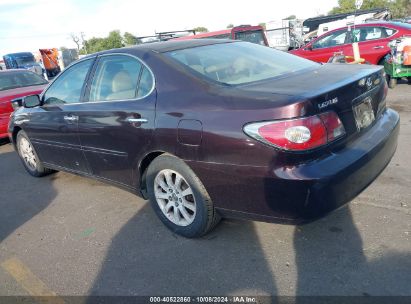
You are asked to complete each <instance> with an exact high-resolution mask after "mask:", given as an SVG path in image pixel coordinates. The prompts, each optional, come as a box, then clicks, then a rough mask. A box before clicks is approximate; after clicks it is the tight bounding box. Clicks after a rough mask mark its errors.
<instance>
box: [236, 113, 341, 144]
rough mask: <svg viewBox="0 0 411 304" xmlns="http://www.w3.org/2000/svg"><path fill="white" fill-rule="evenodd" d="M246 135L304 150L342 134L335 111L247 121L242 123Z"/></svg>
mask: <svg viewBox="0 0 411 304" xmlns="http://www.w3.org/2000/svg"><path fill="white" fill-rule="evenodd" d="M244 132H245V133H246V134H248V135H249V136H251V137H253V138H255V139H257V140H259V141H261V142H264V143H267V144H270V145H272V146H275V147H277V148H280V149H284V150H289V151H305V150H311V149H315V148H317V147H320V146H323V145H325V144H327V143H330V142H332V141H334V140H336V139H337V138H339V137H341V136H343V135H344V134H345V129H344V126H343V124H342V123H341V120H340V119H339V117H338V116H337V114H336V113H335V112H326V113H322V114H320V115H314V116H310V117H302V118H297V119H288V120H279V121H269V122H259V123H251V124H248V125H246V126H245V127H244Z"/></svg>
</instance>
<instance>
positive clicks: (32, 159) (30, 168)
mask: <svg viewBox="0 0 411 304" xmlns="http://www.w3.org/2000/svg"><path fill="white" fill-rule="evenodd" d="M16 147H17V152H18V154H19V156H20V159H21V161H22V163H23V165H24V168H25V169H26V170H27V172H28V173H29V174H30V175H32V176H35V177H41V176H45V175H48V174H50V173H53V172H54V171H53V170H51V169H48V168H45V167H44V166H43V164H42V162H41V161H40V159H39V157H38V155H37V153H36V150H35V149H34V147H33V145H32V144H31V142H30V139H29V138H28V137H27V134H26V132H24V131H23V130H21V131H19V133H18V134H17V138H16Z"/></svg>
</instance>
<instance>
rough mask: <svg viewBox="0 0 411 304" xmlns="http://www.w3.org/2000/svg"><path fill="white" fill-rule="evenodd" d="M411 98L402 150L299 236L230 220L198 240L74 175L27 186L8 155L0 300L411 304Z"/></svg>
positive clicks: (401, 94) (395, 102) (393, 103)
mask: <svg viewBox="0 0 411 304" xmlns="http://www.w3.org/2000/svg"><path fill="white" fill-rule="evenodd" d="M410 96H411V86H410V85H407V84H406V83H401V84H399V85H398V86H397V87H396V88H395V89H394V90H390V92H389V96H388V105H389V106H390V107H392V108H394V109H396V110H397V111H399V112H400V115H401V131H400V138H399V146H398V150H397V153H396V155H395V156H394V158H393V160H392V162H391V163H390V165H389V166H388V167H387V168H386V170H385V171H384V172H383V173H382V174H381V175H380V177H379V178H378V179H377V180H376V181H375V182H374V183H373V184H372V185H371V186H370V187H368V188H367V189H366V190H365V191H364V192H363V193H362V194H361V195H360V196H359V197H358V198H356V199H355V200H354V201H353V202H351V203H350V204H349V206H348V207H346V208H343V209H340V210H338V211H336V212H334V213H332V214H331V215H329V216H328V217H326V218H324V219H322V220H319V221H317V222H315V223H312V224H309V225H305V226H300V227H295V226H286V225H277V224H268V223H258V222H248V221H239V220H225V221H223V222H222V223H221V224H220V225H219V226H218V227H217V229H215V230H214V231H213V232H212V233H211V234H209V235H207V236H206V237H204V238H202V239H197V240H191V239H185V238H182V237H179V236H177V235H174V234H172V233H171V232H170V231H169V230H167V228H165V226H163V224H162V223H161V222H160V221H159V220H158V219H157V217H156V216H155V214H154V212H153V211H152V210H151V207H150V206H149V205H148V203H147V202H146V201H144V200H142V199H139V198H138V197H135V196H134V195H132V194H130V193H128V192H125V191H123V190H120V189H117V188H114V187H112V186H109V185H105V184H103V183H100V182H97V181H93V180H90V179H87V178H82V177H78V176H74V175H71V174H68V173H61V172H59V173H57V174H54V175H50V176H47V177H44V178H40V179H36V178H33V177H31V176H29V175H28V174H27V173H26V172H25V170H24V168H23V166H22V164H21V163H20V160H19V159H18V157H17V154H16V153H15V152H14V151H13V149H12V147H11V145H10V144H7V143H3V144H2V145H1V146H0V185H1V191H0V210H1V211H0V295H53V294H56V295H59V296H65V295H250V296H254V295H291V296H293V295H356V296H367V295H408V296H411V187H410V186H411V161H410V151H411V98H410Z"/></svg>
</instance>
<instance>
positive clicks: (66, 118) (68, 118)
mask: <svg viewBox="0 0 411 304" xmlns="http://www.w3.org/2000/svg"><path fill="white" fill-rule="evenodd" d="M63 118H64V120H65V121H68V122H74V121H77V120H78V116H75V115H66V116H64V117H63Z"/></svg>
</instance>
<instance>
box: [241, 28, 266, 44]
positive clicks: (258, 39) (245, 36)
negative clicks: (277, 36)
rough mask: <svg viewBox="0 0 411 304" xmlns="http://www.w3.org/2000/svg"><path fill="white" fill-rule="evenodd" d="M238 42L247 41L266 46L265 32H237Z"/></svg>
mask: <svg viewBox="0 0 411 304" xmlns="http://www.w3.org/2000/svg"><path fill="white" fill-rule="evenodd" d="M235 39H236V40H242V41H247V42H251V43H255V44H260V45H265V41H264V36H263V31H262V30H256V31H245V32H236V33H235Z"/></svg>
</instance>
